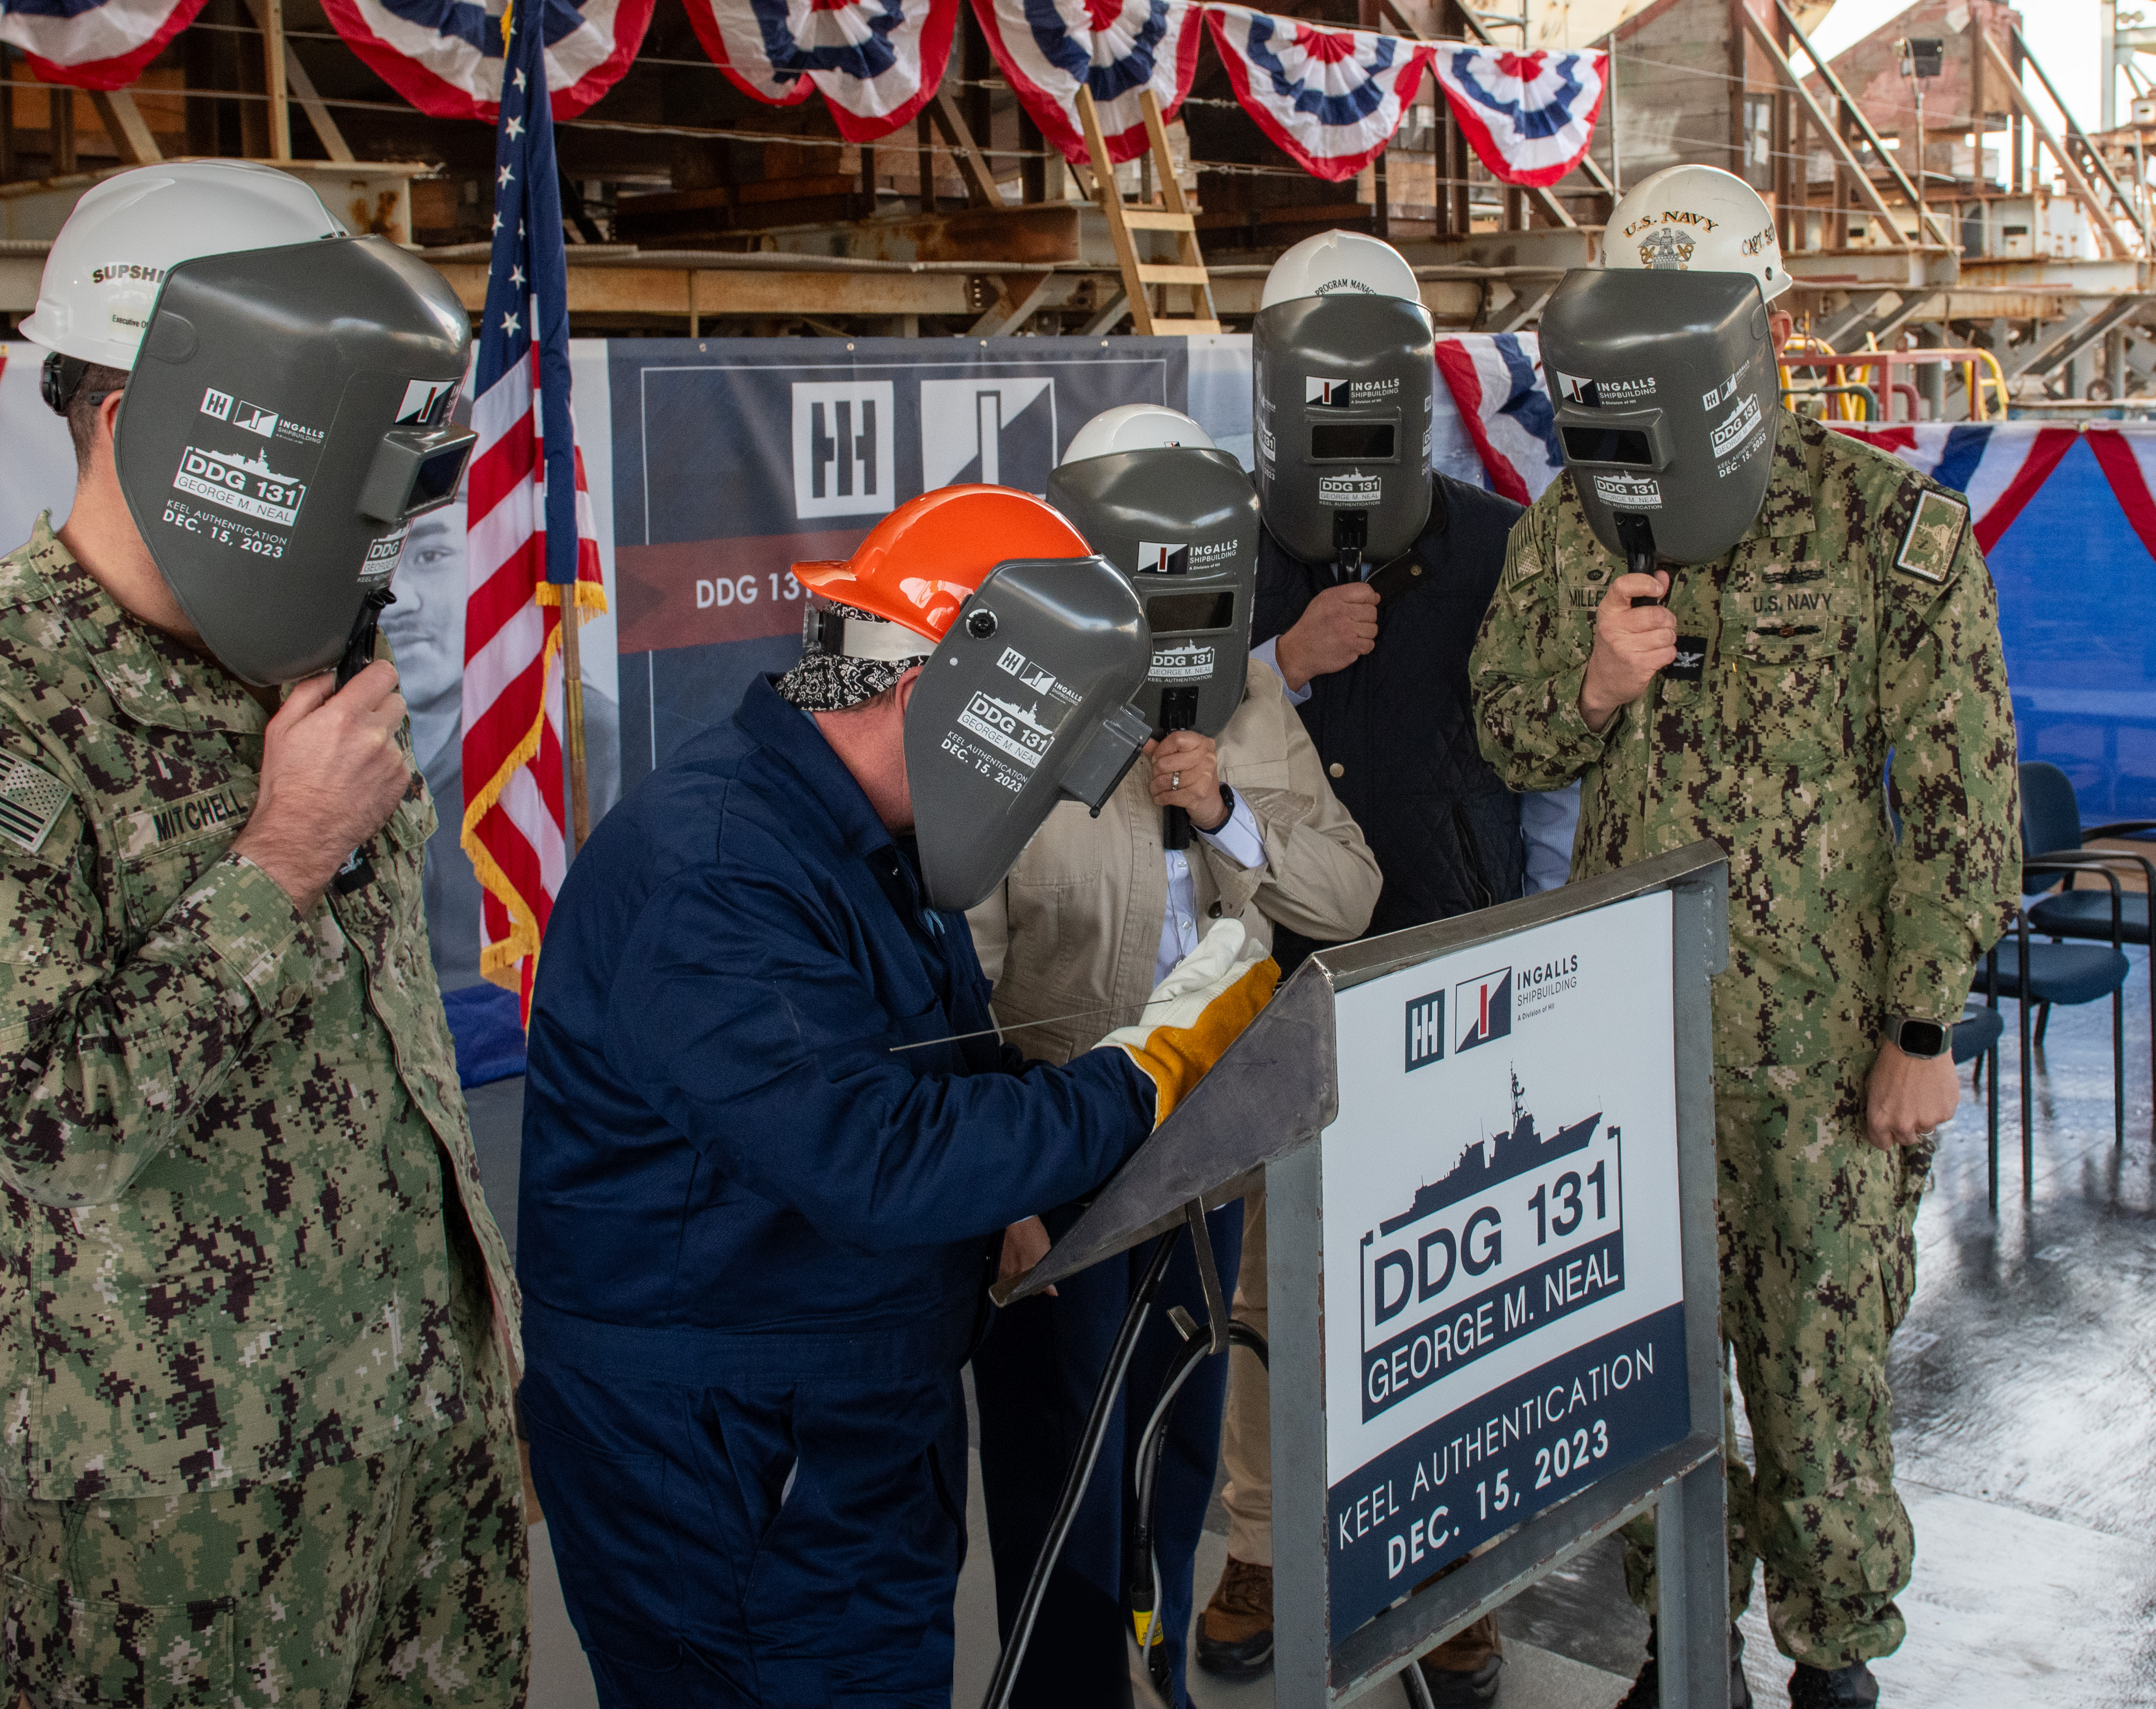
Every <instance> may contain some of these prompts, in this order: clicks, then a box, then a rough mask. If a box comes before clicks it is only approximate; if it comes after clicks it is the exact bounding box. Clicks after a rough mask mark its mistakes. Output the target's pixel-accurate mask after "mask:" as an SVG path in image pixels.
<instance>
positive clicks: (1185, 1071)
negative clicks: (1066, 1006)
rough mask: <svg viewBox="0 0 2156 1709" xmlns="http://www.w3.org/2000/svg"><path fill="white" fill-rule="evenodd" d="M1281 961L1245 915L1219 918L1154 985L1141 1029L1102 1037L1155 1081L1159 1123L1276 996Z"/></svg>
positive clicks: (1126, 1029) (1155, 1112)
mask: <svg viewBox="0 0 2156 1709" xmlns="http://www.w3.org/2000/svg"><path fill="white" fill-rule="evenodd" d="M1279 983H1280V963H1279V962H1276V961H1275V960H1274V959H1273V958H1272V957H1271V956H1270V955H1268V954H1267V953H1266V952H1265V951H1264V950H1263V949H1261V948H1260V947H1259V946H1258V944H1257V943H1256V942H1255V940H1254V939H1253V938H1252V937H1250V933H1249V932H1248V931H1245V930H1244V928H1243V922H1242V921H1240V920H1219V921H1214V924H1213V926H1212V927H1211V928H1210V929H1209V931H1207V932H1206V934H1205V936H1204V938H1203V939H1202V940H1201V941H1200V942H1199V946H1198V947H1197V948H1196V949H1194V950H1193V951H1192V952H1190V953H1189V954H1188V955H1187V956H1185V957H1183V959H1182V960H1181V961H1179V962H1177V963H1176V964H1175V965H1174V966H1173V967H1171V968H1170V969H1168V977H1167V978H1165V979H1163V980H1162V981H1161V982H1160V983H1159V984H1158V985H1156V986H1155V987H1154V988H1153V993H1152V997H1151V998H1148V999H1147V1003H1146V1007H1145V1013H1144V1014H1143V1015H1142V1016H1141V1017H1140V1018H1139V1019H1138V1021H1137V1024H1136V1025H1134V1026H1127V1027H1117V1028H1116V1030H1115V1031H1114V1032H1112V1033H1111V1034H1108V1036H1107V1037H1106V1038H1105V1039H1101V1047H1106V1046H1107V1045H1111V1044H1112V1045H1115V1046H1116V1047H1118V1048H1119V1049H1121V1050H1124V1051H1126V1052H1127V1053H1128V1054H1129V1056H1130V1059H1131V1060H1132V1061H1133V1062H1135V1063H1136V1064H1137V1065H1138V1068H1139V1070H1141V1071H1142V1073H1143V1074H1144V1075H1146V1076H1147V1078H1148V1079H1149V1080H1152V1083H1153V1091H1154V1101H1153V1117H1152V1123H1153V1126H1154V1127H1159V1126H1160V1124H1161V1123H1162V1122H1163V1121H1167V1120H1168V1116H1169V1114H1170V1112H1172V1111H1173V1110H1174V1108H1175V1106H1177V1105H1178V1104H1179V1103H1181V1102H1182V1101H1183V1099H1185V1098H1187V1097H1188V1096H1190V1092H1191V1090H1192V1088H1193V1087H1194V1086H1196V1085H1197V1084H1198V1082H1199V1080H1203V1079H1204V1077H1205V1071H1206V1070H1208V1069H1209V1068H1211V1067H1212V1066H1213V1065H1214V1063H1216V1062H1218V1061H1219V1060H1220V1056H1221V1053H1222V1052H1224V1051H1225V1050H1227V1048H1228V1047H1229V1045H1230V1044H1234V1043H1235V1039H1236V1038H1237V1037H1238V1036H1239V1035H1240V1034H1241V1032H1242V1030H1243V1029H1244V1028H1245V1027H1246V1026H1248V1025H1250V1021H1251V1019H1252V1018H1253V1017H1255V1015H1256V1014H1257V1012H1258V1011H1259V1010H1260V1009H1261V1008H1264V1007H1265V1004H1266V1003H1269V1002H1270V1001H1271V1000H1272V994H1273V988H1274V987H1275V986H1276V985H1277V984H1279Z"/></svg>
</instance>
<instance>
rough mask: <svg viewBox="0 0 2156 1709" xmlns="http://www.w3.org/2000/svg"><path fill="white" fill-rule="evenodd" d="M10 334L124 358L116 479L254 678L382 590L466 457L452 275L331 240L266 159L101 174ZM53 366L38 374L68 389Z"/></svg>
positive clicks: (208, 636) (317, 206)
mask: <svg viewBox="0 0 2156 1709" xmlns="http://www.w3.org/2000/svg"><path fill="white" fill-rule="evenodd" d="M138 275H139V276H138ZM23 331H25V332H26V333H28V334H29V335H30V336H33V337H35V338H37V339H38V341H40V342H42V343H45V344H48V345H49V346H51V347H52V349H53V350H54V353H55V357H56V359H57V361H58V362H59V364H60V365H63V366H64V364H65V363H68V362H103V363H108V364H110V365H111V366H114V367H127V368H130V369H131V373H130V374H129V377H128V381H127V385H126V389H125V391H124V392H123V393H122V394H121V403H120V413H119V415H118V418H116V420H115V423H114V425H113V456H114V462H115V468H116V470H117V473H118V475H119V480H120V489H121V494H122V495H124V496H125V498H126V501H127V508H128V510H129V511H130V513H131V515H132V516H133V517H134V520H135V526H136V529H137V531H139V532H140V533H141V536H142V539H143V542H144V543H145V544H146V546H147V547H149V550H150V556H151V558H152V559H153V560H154V561H155V562H156V563H157V568H158V571H159V572H160V573H162V575H163V577H164V578H165V581H166V582H167V584H168V585H169V586H170V587H171V588H172V593H173V595H174V597H175V598H177V599H178V601H179V603H180V607H181V608H182V610H183V611H185V612H186V613H187V619H188V621H189V622H190V623H192V624H193V625H194V627H195V629H197V630H198V632H199V633H200V634H201V635H202V638H203V642H204V643H205V644H207V645H208V648H209V650H210V651H211V652H212V653H213V654H215V655H216V657H217V658H218V660H219V661H220V662H221V663H222V664H223V665H224V666H225V667H226V668H227V669H228V670H230V671H232V672H233V674H234V675H236V676H239V678H241V679H242V680H244V681H247V682H250V683H254V684H257V685H267V684H270V683H281V682H291V681H294V680H297V679H298V678H300V677H303V676H307V675H312V674H313V673H314V672H316V671H318V670H326V669H327V668H328V667H329V666H330V665H333V664H335V663H336V661H337V659H338V657H339V655H340V654H342V653H343V652H344V650H345V649H346V644H347V643H348V642H349V641H350V640H351V639H352V636H353V634H355V632H356V631H357V630H359V629H361V628H362V625H363V624H365V623H367V622H371V620H372V613H373V611H374V610H375V609H376V608H377V607H378V605H379V603H381V601H382V599H383V598H385V597H386V594H387V590H388V584H389V580H390V577H391V576H392V575H393V573H394V572H395V570H396V567H397V559H398V554H399V552H400V551H401V550H402V548H403V541H404V535H405V532H406V530H407V529H408V526H409V524H410V519H411V518H412V517H413V516H416V515H418V514H419V513H420V512H422V511H428V510H432V509H434V508H435V507H436V506H440V505H444V504H447V503H448V502H449V500H451V499H453V498H454V497H455V495H456V490H457V483H458V481H459V478H460V477H461V476H462V475H463V473H464V466H465V459H466V458H467V456H469V454H470V449H471V444H472V439H473V435H472V433H471V431H470V429H467V428H460V427H456V426H454V425H452V424H451V423H449V420H448V416H449V407H450V405H451V403H453V402H454V399H455V396H456V392H457V388H458V386H459V383H460V382H462V380H463V377H464V372H465V363H466V359H467V357H468V355H469V353H470V347H471V328H470V321H468V320H467V318H466V316H465V310H464V309H463V306H462V305H460V304H459V302H458V301H457V299H456V296H455V295H454V293H453V292H452V291H451V290H449V284H448V281H447V280H444V278H443V277H442V275H440V274H439V273H438V272H436V271H435V270H434V269H433V268H431V267H429V266H428V265H427V264H425V263H424V262H423V261H418V260H415V259H413V258H412V257H410V256H408V255H407V254H405V253H404V252H403V250H401V249H398V247H397V246H396V245H395V244H391V243H388V242H387V241H385V240H384V239H381V238H377V237H362V238H353V237H347V236H345V235H344V234H343V228H342V227H341V226H340V225H338V224H337V223H336V221H335V220H334V219H332V218H330V216H329V214H328V213H327V212H326V210H325V209H324V208H323V207H322V205H321V200H320V198H317V197H316V195H315V193H314V192H313V191H311V190H310V189H308V188H307V187H306V186H305V185H304V184H301V183H300V182H298V181H297V180H295V179H293V178H291V177H288V176H287V175H286V174H285V173H282V172H275V171H274V170H272V169H269V168H267V167H244V166H240V165H238V164H235V163H233V162H186V163H182V164H179V165H175V166H172V167H162V166H159V167H142V168H140V169H138V170H136V171H134V172H122V173H121V174H119V175H118V176H116V177H112V178H109V179H107V180H106V181H105V182H103V183H102V184H100V185H98V186H97V187H95V189H94V190H93V191H91V192H90V193H89V194H87V195H85V197H84V198H82V201H81V202H80V203H79V204H78V205H77V207H76V209H75V212H74V214H73V215H71V216H70V217H69V221H68V223H67V226H66V227H65V228H64V229H63V230H62V232H61V234H60V236H59V239H56V240H55V241H54V245H53V249H52V253H51V255H50V257H49V259H48V262H47V265H46V269H45V278H44V283H43V285H41V286H40V287H39V295H38V308H37V312H36V313H35V314H33V316H31V317H30V320H29V321H28V322H26V323H25V325H24V327H23ZM74 372H75V377H76V378H77V379H78V380H79V379H80V368H77V369H76V370H75V371H74ZM73 389H74V387H73V386H72V385H71V384H67V383H65V376H64V374H63V375H62V376H60V377H59V380H58V381H54V380H53V379H52V377H51V376H49V387H48V390H49V393H58V392H61V391H63V390H64V391H65V392H70V393H71V392H72V391H73ZM49 401H53V402H54V406H55V407H56V408H64V407H65V403H66V399H65V398H64V397H58V398H50V399H49Z"/></svg>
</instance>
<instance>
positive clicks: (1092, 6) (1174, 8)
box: [973, 0, 1199, 164]
mask: <svg viewBox="0 0 2156 1709" xmlns="http://www.w3.org/2000/svg"><path fill="white" fill-rule="evenodd" d="M973 15H974V16H975V17H976V18H979V19H980V21H981V28H982V30H983V33H985V34H986V35H987V36H988V48H989V51H990V52H992V53H993V54H994V55H995V57H996V64H998V65H1000V66H1001V67H1002V68H1003V71H1004V76H1006V77H1007V78H1009V80H1010V85H1011V88H1012V90H1014V92H1015V93H1016V95H1017V96H1018V98H1019V104H1020V105H1023V106H1024V108H1025V110H1026V112H1027V113H1028V114H1029V115H1031V117H1032V120H1033V122H1034V124H1036V125H1038V126H1039V127H1040V134H1041V135H1042V136H1045V137H1046V138H1047V139H1048V140H1049V141H1050V142H1052V143H1054V144H1055V146H1056V147H1057V148H1059V149H1060V150H1061V151H1063V157H1064V158H1065V160H1069V161H1075V162H1080V163H1081V164H1083V163H1084V162H1085V161H1086V158H1087V155H1086V136H1085V132H1084V131H1083V130H1082V129H1081V127H1080V125H1079V122H1078V87H1079V85H1080V84H1081V82H1082V83H1084V84H1085V85H1086V86H1087V87H1088V88H1090V89H1091V90H1092V91H1093V110H1094V111H1095V113H1096V115H1098V117H1099V119H1100V121H1101V140H1102V141H1105V142H1106V144H1107V146H1108V158H1109V159H1110V160H1111V161H1118V162H1120V161H1127V160H1135V159H1137V157H1138V156H1140V155H1141V154H1143V153H1144V152H1145V149H1146V131H1145V118H1144V115H1143V114H1142V112H1141V110H1140V109H1139V101H1138V97H1139V95H1140V94H1141V92H1142V91H1143V90H1145V89H1147V87H1150V88H1151V89H1152V93H1153V99H1154V100H1157V101H1158V102H1159V103H1160V111H1161V118H1162V120H1163V122H1165V121H1168V120H1171V119H1173V118H1174V116H1175V112H1176V109H1177V108H1178V107H1180V106H1181V105H1183V96H1185V95H1188V94H1189V93H1190V80H1191V79H1192V78H1193V76H1195V75H1196V74H1197V71H1198V38H1199V32H1198V8H1197V7H1195V6H1193V5H1190V4H1188V0H973Z"/></svg>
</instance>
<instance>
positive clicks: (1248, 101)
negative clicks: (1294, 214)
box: [1205, 6, 1430, 183]
mask: <svg viewBox="0 0 2156 1709" xmlns="http://www.w3.org/2000/svg"><path fill="white" fill-rule="evenodd" d="M1205 23H1206V26H1207V28H1209V29H1210V30H1211V31H1212V32H1213V45H1214V47H1216V48H1218V49H1219V50H1220V57H1221V59H1223V60H1224V61H1225V62H1226V64H1227V67H1228V79H1229V82H1231V83H1233V84H1234V85H1235V98H1236V99H1237V100H1240V102H1241V103H1242V104H1243V107H1244V110H1245V111H1247V112H1248V113H1249V114H1250V116H1251V117H1252V118H1253V119H1255V120H1256V121H1257V124H1258V128H1259V129H1260V131H1264V132H1265V135H1266V136H1270V138H1272V140H1273V141H1275V142H1276V143H1278V144H1279V145H1280V146H1281V148H1283V149H1284V150H1286V152H1287V153H1288V155H1289V156H1290V157H1291V158H1292V159H1293V160H1294V161H1295V162H1296V165H1298V166H1300V167H1301V168H1302V169H1303V170H1304V171H1305V172H1310V173H1312V174H1313V175H1315V176H1316V177H1321V178H1325V179H1328V180H1331V181H1332V182H1336V183H1337V182H1339V181H1340V180H1341V179H1342V178H1352V177H1354V176H1355V174H1356V173H1358V172H1361V171H1362V170H1363V167H1366V166H1368V165H1369V163H1370V162H1372V161H1373V160H1375V159H1376V158H1377V157H1378V156H1379V155H1380V154H1382V153H1383V151H1384V147H1385V144H1386V143H1387V142H1389V141H1391V140H1392V135H1393V132H1394V131H1397V130H1399V127H1400V120H1401V119H1402V117H1403V116H1404V115H1405V114H1406V112H1407V110H1408V107H1409V104H1411V103H1412V102H1413V101H1414V96H1415V90H1416V89H1417V88H1419V86H1420V85H1421V83H1422V69H1423V62H1424V60H1425V59H1428V58H1429V56H1430V49H1429V48H1428V47H1426V46H1424V44H1420V43H1417V42H1406V41H1402V40H1401V39H1400V38H1399V37H1397V36H1381V35H1378V34H1375V33H1373V32H1371V31H1369V30H1359V29H1327V28H1323V27H1322V26H1321V25H1318V24H1314V23H1301V22H1298V21H1297V20H1296V19H1294V18H1269V17H1267V16H1266V15H1265V13H1261V12H1250V11H1246V10H1245V8H1242V7H1240V6H1221V7H1209V8H1207V9H1206V13H1205Z"/></svg>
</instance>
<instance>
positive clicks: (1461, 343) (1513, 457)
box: [1436, 332, 1564, 505]
mask: <svg viewBox="0 0 2156 1709" xmlns="http://www.w3.org/2000/svg"><path fill="white" fill-rule="evenodd" d="M1436 348H1437V371H1438V372H1439V373H1440V374H1442V375H1443V376H1444V377H1445V385H1446V387H1448V388H1449V389H1450V391H1451V393H1452V401H1453V402H1454V403H1455V404H1457V405H1458V406H1459V407H1460V420H1461V422H1462V423H1464V424H1465V426H1466V429H1467V436H1468V438H1469V439H1472V440H1473V441H1474V442H1475V449H1476V451H1477V452H1479V453H1480V454H1481V458H1482V469H1483V473H1484V475H1485V476H1486V485H1488V487H1489V489H1490V490H1491V491H1492V492H1494V493H1501V494H1502V495H1504V496H1505V497H1507V498H1508V499H1510V500H1512V502H1513V503H1515V504H1519V505H1529V504H1532V503H1533V502H1534V501H1535V500H1537V498H1539V497H1541V496H1542V490H1543V488H1544V487H1546V486H1548V485H1549V484H1550V482H1552V481H1553V480H1556V479H1557V476H1558V470H1561V469H1563V467H1564V459H1563V454H1561V453H1560V452H1559V450H1558V443H1557V417H1556V413H1555V412H1554V411H1553V409H1552V408H1551V407H1550V398H1549V391H1548V387H1545V386H1544V385H1543V376H1542V349H1541V345H1540V343H1539V341H1537V339H1536V337H1535V335H1534V334H1533V333H1532V332H1500V333H1497V334H1496V335H1495V336H1488V335H1481V334H1470V335H1466V336H1460V337H1452V338H1440V339H1439V340H1438V341H1437V346H1436Z"/></svg>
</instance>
